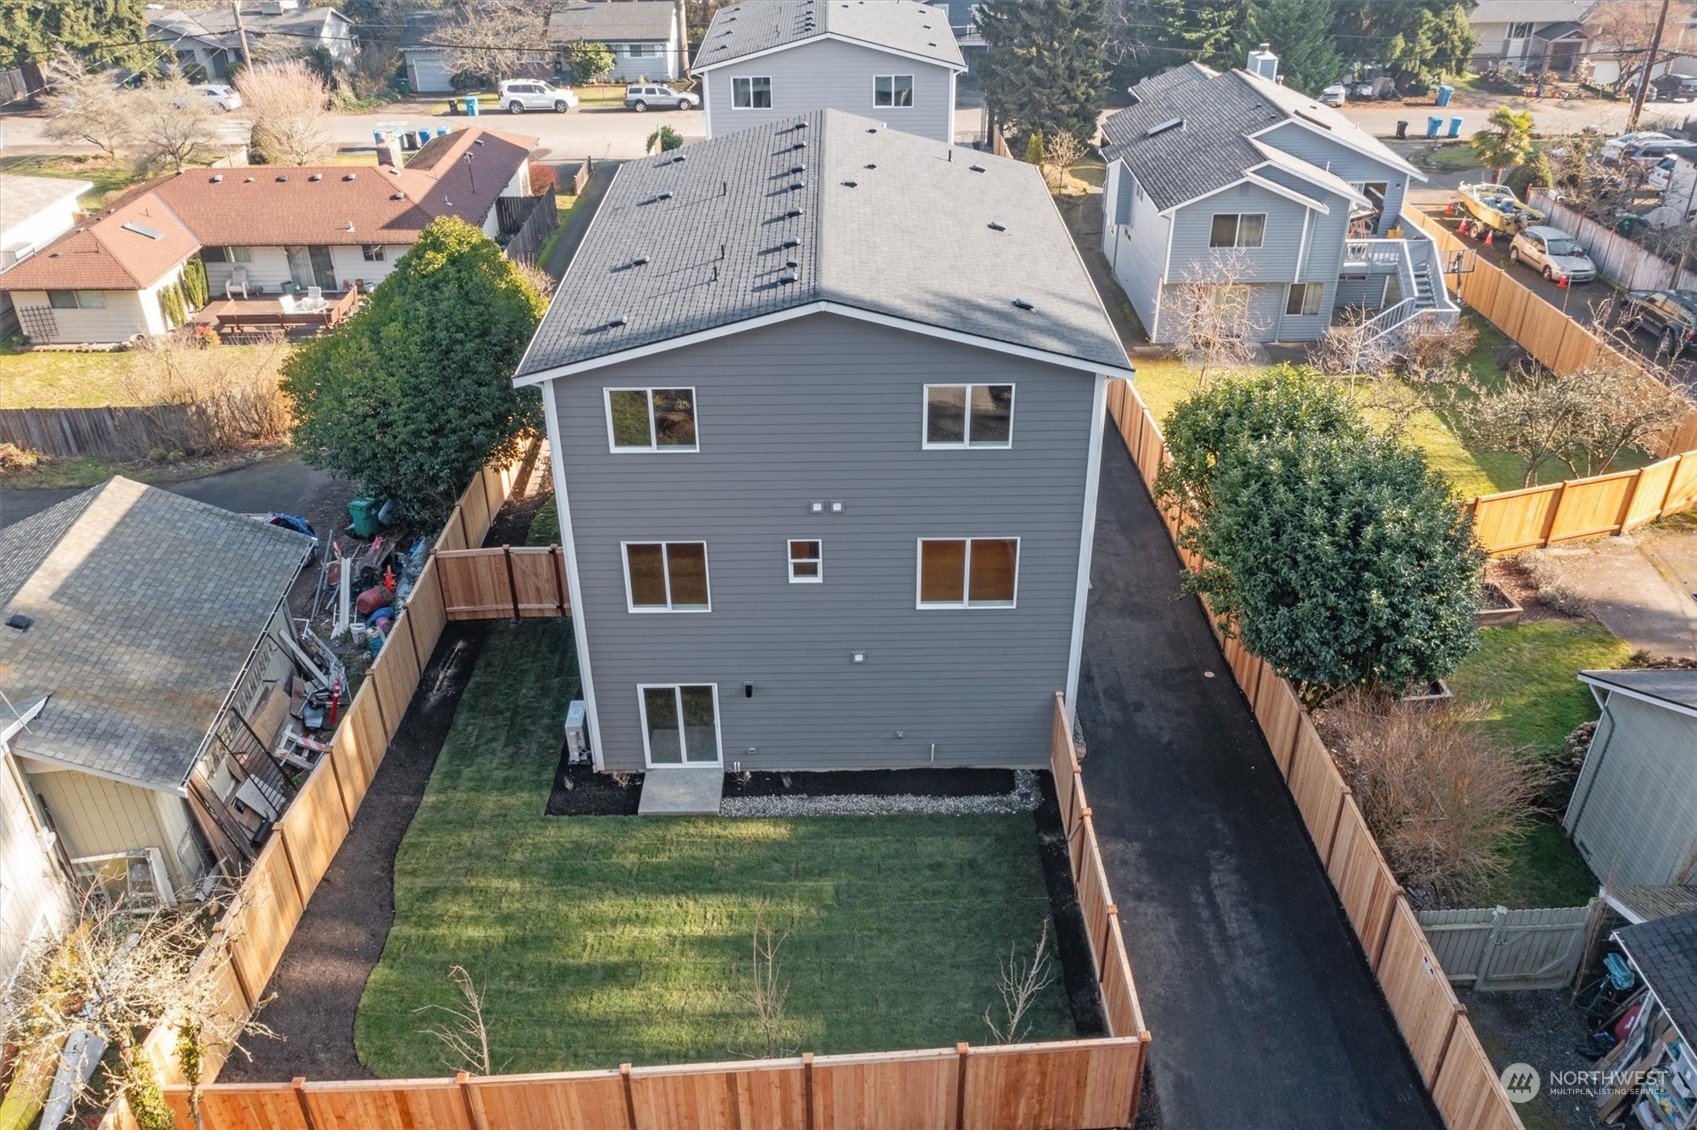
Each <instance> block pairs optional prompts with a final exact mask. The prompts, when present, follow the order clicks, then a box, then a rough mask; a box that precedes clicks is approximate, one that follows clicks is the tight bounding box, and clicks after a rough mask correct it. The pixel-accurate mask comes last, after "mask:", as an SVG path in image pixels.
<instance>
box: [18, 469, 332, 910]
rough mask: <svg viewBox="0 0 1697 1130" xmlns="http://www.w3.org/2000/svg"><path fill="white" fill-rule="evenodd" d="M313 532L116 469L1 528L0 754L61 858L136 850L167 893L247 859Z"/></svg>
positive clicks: (261, 810)
mask: <svg viewBox="0 0 1697 1130" xmlns="http://www.w3.org/2000/svg"><path fill="white" fill-rule="evenodd" d="M312 547H313V539H311V538H309V537H307V536H305V535H303V534H298V533H295V532H293V531H291V530H286V529H282V528H280V527H277V526H273V525H270V524H267V523H265V522H262V521H258V520H255V519H252V518H248V517H246V516H244V515H241V514H234V513H231V512H230V511H228V510H223V509H220V508H219V507H216V506H211V505H208V504H206V503H204V502H196V501H194V500H192V499H188V498H183V497H180V496H178V495H175V494H171V493H169V492H167V491H164V490H160V489H157V488H155V487H150V486H145V485H143V484H141V483H137V482H132V481H130V480H129V479H124V478H115V479H112V480H110V481H109V482H107V483H104V484H103V485H101V486H98V487H93V488H90V489H89V490H86V491H84V492H82V493H81V494H79V495H76V496H75V497H73V498H69V499H67V500H65V501H64V502H61V503H59V504H58V505H56V506H53V507H50V508H49V509H47V510H44V511H42V512H41V513H39V514H36V515H33V516H31V517H29V518H25V519H23V520H22V521H20V522H17V523H15V524H13V525H11V526H8V527H6V528H5V529H4V530H0V619H3V620H4V626H0V693H3V696H4V697H0V709H3V710H4V715H3V716H0V751H3V756H4V757H5V759H6V760H7V761H8V762H10V763H11V770H12V771H16V772H19V773H20V775H21V779H22V782H23V784H24V786H25V790H24V791H25V795H26V798H27V799H28V801H29V802H30V804H31V806H32V807H33V808H34V809H35V810H36V811H35V817H36V819H37V820H38V822H39V823H40V824H41V825H42V826H43V827H44V828H46V829H49V830H51V831H52V833H53V834H54V837H55V840H56V842H55V843H54V844H53V845H52V848H53V850H54V852H55V853H57V854H59V855H61V856H62V861H63V862H64V863H65V864H66V865H68V866H69V867H70V868H71V869H72V870H73V871H74V872H76V873H78V874H85V875H86V874H89V873H90V872H91V871H98V870H100V869H101V868H100V865H101V863H103V862H104V860H102V858H101V857H109V856H113V855H120V856H122V855H127V854H129V853H135V859H136V862H138V863H145V864H146V869H147V870H150V871H151V872H152V873H153V874H154V875H155V876H156V881H155V883H154V885H155V886H156V887H160V888H163V889H165V890H167V891H171V890H178V891H180V890H182V889H183V888H185V887H186V886H188V885H190V884H192V883H194V882H195V881H196V880H198V879H200V878H201V877H202V876H203V875H205V874H206V873H207V871H208V870H209V869H210V868H211V866H212V865H213V860H214V858H217V857H223V858H225V859H228V860H230V861H232V862H236V863H239V862H240V861H242V860H245V859H249V858H251V857H252V855H253V854H254V848H255V845H256V844H257V843H259V842H261V841H263V839H264V837H265V835H266V833H267V832H268V831H269V829H270V825H271V822H273V821H275V819H276V818H277V817H278V816H279V815H281V813H282V811H283V809H284V808H285V807H286V806H287V804H288V801H289V799H290V798H291V796H292V794H293V786H292V784H291V783H290V781H289V778H288V776H287V775H286V774H285V773H284V771H283V768H282V765H281V764H280V762H279V761H278V760H277V759H276V757H275V755H274V754H273V750H274V749H276V748H277V746H278V743H279V741H280V739H281V737H282V735H283V734H284V733H285V730H286V729H287V728H288V727H290V725H291V722H290V717H289V715H290V711H291V709H292V706H291V702H292V700H293V699H295V698H298V697H299V696H300V695H301V694H303V693H304V681H303V678H302V675H301V673H300V671H301V669H302V668H301V667H300V666H299V664H300V661H299V659H298V658H297V654H296V646H297V645H296V644H295V642H294V638H293V634H292V628H291V625H290V621H289V609H288V604H287V601H286V598H287V595H288V592H289V587H290V585H291V584H292V582H293V581H294V579H295V577H296V575H297V574H298V573H299V572H300V569H301V566H302V565H303V564H304V563H305V561H306V560H307V559H308V557H309V556H310V554H311V551H312ZM19 722H21V723H22V724H21V725H15V724H14V723H19ZM295 727H296V728H297V729H298V724H295ZM209 848H210V849H211V850H210V852H209V850H208V849H209Z"/></svg>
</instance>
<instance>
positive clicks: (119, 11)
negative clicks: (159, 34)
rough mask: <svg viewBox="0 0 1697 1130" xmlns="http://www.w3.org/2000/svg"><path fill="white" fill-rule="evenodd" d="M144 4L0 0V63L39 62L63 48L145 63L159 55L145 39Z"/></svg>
mask: <svg viewBox="0 0 1697 1130" xmlns="http://www.w3.org/2000/svg"><path fill="white" fill-rule="evenodd" d="M146 7H147V5H146V0H0V67H16V66H21V65H22V64H24V63H45V62H47V60H48V59H50V58H51V57H52V56H53V53H54V52H55V51H56V50H58V49H59V48H64V49H65V50H67V51H70V52H71V53H72V54H74V55H76V56H77V57H78V58H79V59H82V60H84V61H86V62H89V63H95V64H100V65H112V66H123V67H130V68H133V69H138V70H139V69H142V68H145V67H147V66H149V65H150V64H153V63H157V62H158V61H159V57H160V50H159V45H158V44H150V43H148V42H147V22H146V20H145V19H144V18H143V16H142V13H143V12H144V11H145V9H146ZM165 57H166V58H167V59H168V58H169V57H170V52H169V51H167V52H165Z"/></svg>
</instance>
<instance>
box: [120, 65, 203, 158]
mask: <svg viewBox="0 0 1697 1130" xmlns="http://www.w3.org/2000/svg"><path fill="white" fill-rule="evenodd" d="M127 101H128V104H129V107H130V114H131V117H130V120H131V122H132V123H133V124H134V127H135V140H136V151H137V156H138V157H139V159H140V162H141V164H142V166H143V167H144V168H146V169H149V170H165V171H169V172H173V173H180V172H182V171H183V170H184V169H186V168H188V167H189V166H190V165H193V164H194V163H195V162H197V161H199V160H200V159H202V158H203V157H204V156H205V155H206V153H207V152H208V151H210V150H211V149H212V147H213V146H214V145H215V144H216V143H217V141H218V132H217V128H216V124H215V123H216V120H217V119H216V117H215V114H216V111H215V110H214V109H213V107H212V104H211V102H210V101H208V100H207V98H206V96H205V95H203V94H201V93H200V92H199V91H198V90H196V89H195V88H194V87H193V86H192V85H190V84H189V82H188V80H186V79H184V78H183V76H182V75H180V74H172V75H169V76H167V77H165V78H162V79H158V80H156V81H154V82H150V83H148V84H147V85H146V86H144V87H142V88H141V89H139V90H136V91H134V92H132V93H131V94H130V95H129V97H128V100H127Z"/></svg>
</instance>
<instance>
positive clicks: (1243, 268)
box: [1161, 250, 1266, 388]
mask: <svg viewBox="0 0 1697 1130" xmlns="http://www.w3.org/2000/svg"><path fill="white" fill-rule="evenodd" d="M1250 273H1251V271H1250V266H1249V262H1248V260H1247V259H1246V258H1245V257H1244V255H1243V253H1242V252H1241V251H1235V250H1233V251H1216V252H1215V253H1214V254H1213V256H1212V257H1211V258H1210V259H1209V260H1208V261H1207V262H1205V263H1193V264H1191V265H1190V266H1189V267H1188V268H1186V269H1185V272H1184V274H1183V276H1182V277H1181V278H1180V280H1179V281H1178V282H1176V283H1169V284H1167V285H1166V286H1164V287H1162V288H1161V314H1162V317H1163V318H1171V319H1173V322H1174V324H1175V327H1176V332H1175V333H1173V334H1172V335H1171V337H1172V341H1173V343H1174V344H1175V345H1176V347H1177V348H1178V351H1179V354H1180V356H1182V357H1183V358H1184V359H1185V362H1186V363H1187V364H1188V365H1190V366H1191V367H1192V368H1194V369H1196V370H1197V375H1196V379H1197V385H1198V387H1203V388H1206V387H1207V384H1208V378H1209V376H1210V375H1212V374H1213V373H1215V372H1217V371H1219V370H1221V369H1234V368H1242V367H1244V366H1246V365H1248V364H1250V363H1251V362H1253V361H1254V360H1255V357H1256V352H1257V351H1256V347H1255V338H1256V337H1257V336H1258V335H1259V334H1260V333H1261V331H1262V330H1263V329H1265V328H1266V327H1264V326H1262V325H1261V324H1260V323H1259V322H1257V321H1256V319H1255V316H1254V311H1253V310H1252V309H1251V302H1250V299H1251V298H1252V296H1253V288H1252V287H1250V286H1249V285H1247V284H1246V283H1245V282H1244V281H1243V280H1245V279H1246V278H1248V277H1249V275H1250Z"/></svg>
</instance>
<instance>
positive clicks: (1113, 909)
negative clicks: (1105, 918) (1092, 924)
mask: <svg viewBox="0 0 1697 1130" xmlns="http://www.w3.org/2000/svg"><path fill="white" fill-rule="evenodd" d="M1102 909H1103V911H1104V912H1106V913H1108V914H1118V913H1119V912H1120V908H1119V905H1118V904H1117V903H1109V904H1108V905H1107V906H1105V907H1103V908H1102Z"/></svg>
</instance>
